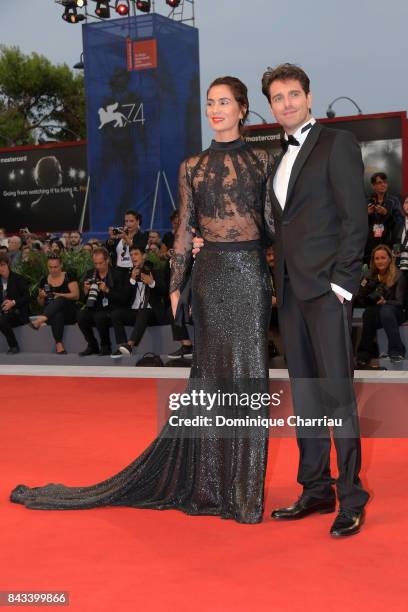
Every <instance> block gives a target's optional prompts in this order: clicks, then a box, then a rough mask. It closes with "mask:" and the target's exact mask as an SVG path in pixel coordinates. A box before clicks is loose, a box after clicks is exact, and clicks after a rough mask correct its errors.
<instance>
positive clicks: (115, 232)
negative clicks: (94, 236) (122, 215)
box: [112, 227, 124, 236]
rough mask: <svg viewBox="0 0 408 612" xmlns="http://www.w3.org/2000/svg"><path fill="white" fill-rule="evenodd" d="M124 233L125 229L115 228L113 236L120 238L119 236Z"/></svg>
mask: <svg viewBox="0 0 408 612" xmlns="http://www.w3.org/2000/svg"><path fill="white" fill-rule="evenodd" d="M123 231H124V229H123V227H113V228H112V234H113V235H114V236H119V234H123Z"/></svg>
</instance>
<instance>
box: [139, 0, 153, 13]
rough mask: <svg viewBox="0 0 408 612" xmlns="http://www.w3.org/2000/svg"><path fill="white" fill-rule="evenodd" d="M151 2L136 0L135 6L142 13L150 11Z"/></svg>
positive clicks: (148, 0)
mask: <svg viewBox="0 0 408 612" xmlns="http://www.w3.org/2000/svg"><path fill="white" fill-rule="evenodd" d="M151 4H152V3H151V1H150V0H137V2H136V8H137V9H139V11H142V13H150V9H151Z"/></svg>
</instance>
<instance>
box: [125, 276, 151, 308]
mask: <svg viewBox="0 0 408 612" xmlns="http://www.w3.org/2000/svg"><path fill="white" fill-rule="evenodd" d="M129 282H130V284H131V285H136V284H137V288H136V295H135V299H134V300H133V304H132V306H131V309H132V310H139V308H141V307H142V306H143V303H144V299H145V291H146V285H145V283H144V282H143V281H136V280H135V279H134V278H130V279H129ZM155 286H156V281H155V280H154V279H153V281H152V283H151V284H150V285H149V287H150V289H154V288H155ZM146 308H151V306H150V304H147V306H146Z"/></svg>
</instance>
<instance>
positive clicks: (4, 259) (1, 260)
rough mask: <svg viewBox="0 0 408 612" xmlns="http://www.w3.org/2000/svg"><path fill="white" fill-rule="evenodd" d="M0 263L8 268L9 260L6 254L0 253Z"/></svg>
mask: <svg viewBox="0 0 408 612" xmlns="http://www.w3.org/2000/svg"><path fill="white" fill-rule="evenodd" d="M0 263H3V264H4V263H5V264H7V265H8V267H10V258H9V256H8V255H7V253H0Z"/></svg>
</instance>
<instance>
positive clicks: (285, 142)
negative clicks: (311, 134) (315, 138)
mask: <svg viewBox="0 0 408 612" xmlns="http://www.w3.org/2000/svg"><path fill="white" fill-rule="evenodd" d="M289 145H293V146H294V147H299V146H300V142H299V141H298V140H296V138H295V137H294V136H293V135H292V134H290V135H289V136H288V137H287V138H285V137H284V136H281V147H282V149H283V152H284V153H286V151H287V150H288V148H289Z"/></svg>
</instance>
